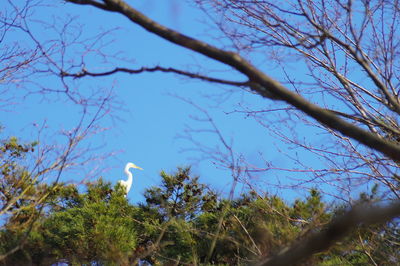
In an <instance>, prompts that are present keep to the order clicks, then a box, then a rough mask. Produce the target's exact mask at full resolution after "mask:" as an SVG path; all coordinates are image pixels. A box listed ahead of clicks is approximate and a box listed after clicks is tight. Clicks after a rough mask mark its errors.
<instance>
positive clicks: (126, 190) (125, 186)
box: [118, 163, 143, 196]
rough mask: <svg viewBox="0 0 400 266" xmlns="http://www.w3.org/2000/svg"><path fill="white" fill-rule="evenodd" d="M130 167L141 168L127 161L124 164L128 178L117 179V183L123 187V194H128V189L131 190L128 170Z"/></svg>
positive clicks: (130, 174) (130, 176) (130, 175)
mask: <svg viewBox="0 0 400 266" xmlns="http://www.w3.org/2000/svg"><path fill="white" fill-rule="evenodd" d="M131 168H136V169H139V170H143V169H142V168H141V167H139V166H137V165H136V164H134V163H127V164H126V166H125V170H124V172H125V174H126V176H127V177H128V180H126V181H125V180H119V181H118V183H119V184H120V185H121V187H123V188H124V189H125V196H126V195H127V194H128V192H129V190H131V186H132V173H131V172H130V171H129V169H131Z"/></svg>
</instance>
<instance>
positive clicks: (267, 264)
mask: <svg viewBox="0 0 400 266" xmlns="http://www.w3.org/2000/svg"><path fill="white" fill-rule="evenodd" d="M398 216H400V201H396V202H394V203H392V204H390V205H389V206H385V207H382V206H371V205H360V206H356V207H354V208H353V209H351V210H350V211H348V212H346V213H344V214H343V215H341V216H340V217H338V218H337V219H335V220H333V221H332V222H331V223H330V224H329V225H328V226H326V228H324V229H322V230H321V231H319V232H316V233H314V234H312V235H310V236H309V237H308V238H306V239H305V240H302V241H298V242H297V243H295V244H294V245H293V246H291V247H288V248H284V249H283V250H282V251H281V252H280V253H279V254H277V255H276V256H274V257H272V258H265V259H264V260H262V261H261V262H260V263H259V264H257V265H260V266H261V265H263V266H278V265H295V264H296V263H299V262H300V261H302V260H305V259H307V258H309V257H310V256H312V255H313V254H315V253H318V252H321V251H324V250H326V249H328V248H329V247H331V246H332V245H334V244H335V243H336V242H337V241H339V240H340V239H342V238H343V237H345V236H346V235H347V234H348V233H349V232H350V231H351V230H353V229H355V228H356V227H358V226H360V225H361V224H362V225H371V224H375V223H384V222H386V221H389V220H390V219H393V218H395V217H398Z"/></svg>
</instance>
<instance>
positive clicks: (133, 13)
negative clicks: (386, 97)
mask: <svg viewBox="0 0 400 266" xmlns="http://www.w3.org/2000/svg"><path fill="white" fill-rule="evenodd" d="M71 2H74V3H78V4H91V3H90V2H92V1H84V0H82V1H78V2H77V1H71ZM105 2H106V5H107V7H108V8H109V10H111V11H115V12H118V13H120V14H122V15H124V16H126V17H127V18H128V19H129V20H131V21H132V22H134V23H135V24H138V25H140V26H141V27H143V28H145V29H146V30H147V31H149V32H152V33H154V34H156V35H158V36H160V37H162V38H164V39H166V40H168V41H170V42H172V43H175V44H177V45H179V46H182V47H185V48H187V49H190V50H193V51H195V52H198V53H200V54H202V55H205V56H207V57H209V58H212V59H215V60H217V61H219V62H221V63H224V64H226V65H229V66H231V67H232V68H234V69H236V70H238V71H239V72H241V73H242V74H244V75H246V76H247V77H248V78H249V80H251V81H254V82H257V83H258V84H260V85H261V86H260V87H259V89H257V90H255V92H257V93H258V94H260V95H261V96H263V97H269V96H270V95H271V93H272V94H274V95H276V96H277V97H279V98H280V99H282V100H284V101H286V102H287V103H289V104H290V105H293V106H294V107H296V108H298V109H299V110H301V111H303V112H304V113H306V114H308V115H309V116H310V117H313V118H314V119H316V120H317V121H319V122H320V123H322V124H324V125H326V126H328V127H329V128H332V129H334V130H337V131H339V132H340V133H342V134H343V135H345V136H348V137H350V138H353V139H355V140H357V141H359V142H361V143H363V144H364V145H366V146H368V147H370V148H372V149H375V150H377V151H380V152H382V153H383V154H385V155H386V156H388V157H389V158H391V159H393V160H396V161H400V146H399V145H397V144H396V143H393V142H390V141H388V140H385V139H382V138H381V137H379V136H377V135H374V134H372V133H370V132H368V131H366V130H364V129H361V128H359V127H357V126H354V125H352V124H351V123H348V122H346V121H344V120H343V119H341V118H339V117H338V116H336V115H335V114H333V113H332V112H330V111H328V110H326V109H324V108H321V107H319V106H317V105H315V104H313V103H311V102H309V101H307V100H306V99H304V98H303V97H301V96H300V95H298V94H297V93H295V92H292V91H290V90H289V89H287V88H285V87H284V86H283V85H282V84H280V83H279V82H278V81H276V80H274V79H272V78H271V77H269V76H267V75H266V74H264V73H263V72H261V71H260V70H258V69H257V68H256V67H254V66H253V65H252V64H250V63H249V62H247V61H246V60H245V59H243V58H242V57H241V56H239V55H238V54H236V53H233V52H229V51H225V50H222V49H219V48H216V47H214V46H211V45H209V44H207V43H205V42H202V41H199V40H196V39H193V38H191V37H188V36H186V35H183V34H181V33H179V32H177V31H174V30H172V29H169V28H167V27H164V26H163V25H161V24H158V23H157V22H155V21H153V20H151V19H150V18H148V17H146V16H145V15H143V14H142V13H140V12H139V11H137V10H135V9H134V8H132V7H131V6H129V5H128V4H127V3H125V2H124V1H122V0H107V1H105Z"/></svg>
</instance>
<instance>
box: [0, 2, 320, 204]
mask: <svg viewBox="0 0 400 266" xmlns="http://www.w3.org/2000/svg"><path fill="white" fill-rule="evenodd" d="M128 2H132V3H134V4H135V6H137V7H138V8H139V9H140V10H142V11H143V12H144V13H145V14H146V15H148V16H150V17H151V18H153V19H155V20H156V21H158V22H160V23H163V24H165V25H167V26H169V27H172V28H174V29H177V30H179V31H182V32H183V33H185V34H188V35H190V36H192V37H195V38H200V39H202V40H206V41H210V42H212V43H214V44H215V45H221V41H216V40H213V39H211V38H210V36H209V35H208V34H207V33H209V32H210V28H209V27H208V26H207V25H206V24H204V23H203V22H202V20H203V19H204V15H203V14H202V13H201V12H199V11H198V10H196V9H194V8H191V7H190V6H188V5H187V3H185V1H178V0H175V1H172V0H171V1H156V0H151V1H150V0H149V1H141V2H138V3H137V4H136V2H137V1H128ZM66 13H70V14H71V16H76V22H79V23H80V24H82V35H83V37H86V36H93V35H94V34H96V32H99V31H100V30H107V29H112V28H119V29H118V30H113V31H112V34H111V36H112V37H110V38H108V37H107V38H106V40H111V39H113V42H111V43H110V44H109V45H108V46H107V47H106V48H105V51H107V52H109V53H113V52H117V51H121V52H122V54H120V55H119V56H122V57H124V58H130V59H133V62H130V63H121V64H125V65H124V66H129V67H132V68H138V67H141V66H148V67H152V66H155V65H161V66H165V67H169V66H172V67H177V68H182V69H185V68H190V69H193V70H196V69H199V70H204V69H212V70H213V72H211V75H218V76H219V77H227V78H231V79H236V80H243V79H241V77H240V76H237V74H235V73H233V72H232V71H229V69H227V68H225V67H223V66H221V65H219V64H216V63H215V62H213V61H211V60H209V59H207V58H205V57H203V56H199V55H196V54H194V53H192V52H190V51H188V50H185V49H182V48H179V47H177V46H175V45H172V44H169V43H168V42H166V41H164V40H162V39H160V38H159V37H157V36H154V35H152V34H150V33H148V32H146V31H144V30H142V29H140V28H139V27H138V26H136V25H133V24H132V23H130V22H129V21H127V20H126V19H125V18H123V17H121V16H119V15H117V14H114V13H106V12H104V11H101V10H97V9H95V8H93V7H82V6H75V5H72V4H62V5H57V4H55V6H51V7H43V8H38V9H36V10H35V13H34V15H33V17H35V18H40V19H41V20H43V21H48V22H50V21H52V17H53V16H54V17H57V16H60V17H61V18H65V17H66ZM37 25H41V24H37ZM36 27H37V28H36ZM32 29H33V31H34V32H35V34H36V35H37V36H38V38H42V39H51V38H54V35H53V34H54V32H52V31H51V30H48V31H47V30H43V28H41V26H35V27H33V28H32ZM14 38H15V39H16V40H17V41H18V42H20V43H24V42H28V41H27V40H26V39H25V38H26V36H24V35H22V34H21V35H20V34H17V33H16V34H15V36H14ZM73 53H74V50H71V55H72V56H73ZM87 63H88V64H87V67H88V69H89V70H92V71H102V70H109V69H110V68H111V67H112V66H113V64H107V63H104V62H101V61H100V59H99V58H93V60H92V61H90V60H89V61H87ZM202 66H203V67H202ZM266 68H268V70H269V71H270V72H269V74H270V75H272V76H274V75H275V76H279V75H281V74H282V73H279V72H276V71H274V70H273V67H271V66H267V67H266ZM38 82H44V83H46V85H47V86H49V87H57V86H60V83H59V82H58V81H57V80H55V79H54V78H49V77H42V78H40V80H38ZM76 84H77V85H79V88H80V89H81V90H90V89H95V90H96V89H98V88H102V89H104V90H105V91H109V90H110V89H111V90H112V92H113V93H114V94H115V100H116V104H115V105H114V109H113V115H114V119H110V118H107V119H105V120H104V121H103V122H102V126H104V127H106V128H108V130H107V131H105V132H104V133H102V134H99V135H96V136H94V137H92V138H90V139H88V140H87V142H86V143H85V144H87V145H89V144H90V145H91V146H92V147H99V148H98V149H96V150H95V151H94V153H93V154H92V156H96V153H97V154H98V156H99V157H100V156H101V155H102V154H105V153H109V152H113V151H115V153H114V154H113V155H112V156H107V157H106V158H105V159H104V160H102V161H101V165H102V167H104V168H106V171H104V172H102V173H101V175H102V176H103V177H104V179H106V180H108V181H111V182H113V183H116V182H117V180H118V179H121V178H125V177H124V174H123V167H124V165H125V163H126V162H134V163H136V164H137V165H139V166H141V167H142V168H144V171H136V170H134V173H133V175H134V183H133V187H132V189H131V191H130V193H129V196H128V197H129V199H130V200H131V201H132V202H137V201H140V200H142V199H143V197H142V193H143V192H144V190H145V189H146V188H148V187H150V186H152V185H156V184H158V182H159V172H160V171H161V170H165V171H167V172H173V171H175V169H176V167H177V166H185V165H193V168H192V169H193V173H194V174H196V175H200V176H201V181H202V182H205V183H207V184H210V185H212V187H213V188H215V189H217V190H218V191H221V192H224V193H227V192H228V191H229V188H230V184H231V182H232V179H231V176H230V173H229V171H227V170H224V169H218V168H217V167H215V164H213V162H212V161H210V160H202V161H199V160H198V159H196V158H200V157H201V156H203V155H204V154H201V153H199V152H182V150H185V149H191V148H196V146H195V145H193V143H190V142H189V141H187V140H185V139H182V138H179V136H181V135H182V134H183V133H184V130H185V128H186V126H190V127H192V128H194V129H207V128H209V125H207V124H206V123H199V122H196V121H194V120H193V119H191V118H190V116H198V117H201V116H202V114H201V113H200V112H199V111H198V110H196V108H195V107H194V106H191V105H190V104H188V103H185V102H184V101H182V100H180V99H178V98H177V97H174V96H173V95H179V97H183V98H186V99H190V100H192V101H194V102H195V103H196V104H197V105H199V106H201V107H202V108H204V109H206V110H207V111H208V112H209V114H210V115H211V117H212V118H213V119H214V120H215V123H216V125H217V126H218V128H219V129H220V130H221V132H222V133H223V136H224V137H225V138H226V139H227V140H232V141H233V147H234V149H235V151H236V152H237V153H238V154H239V153H243V154H244V155H245V156H246V157H247V159H248V160H249V161H250V162H251V163H253V164H255V165H258V166H260V167H263V166H265V164H264V162H263V161H262V159H261V157H260V156H259V153H260V152H262V154H263V157H264V158H265V159H266V160H267V161H273V162H275V163H277V164H279V165H280V167H282V168H285V167H287V168H290V167H293V165H292V164H291V163H290V162H289V161H287V160H286V159H285V157H284V156H283V155H281V154H280V153H279V151H278V149H277V147H280V148H282V149H283V150H285V149H286V147H285V146H284V145H283V144H282V143H279V142H277V140H276V139H273V138H271V137H270V135H269V134H268V132H266V130H265V129H264V128H263V127H261V126H260V125H259V124H258V123H257V122H255V121H254V120H252V119H251V118H250V117H247V116H246V115H243V114H239V113H231V112H232V111H234V110H237V109H238V106H239V105H243V104H244V105H246V106H252V107H254V106H257V107H263V106H266V105H270V104H271V103H272V102H270V101H266V100H264V99H262V98H261V97H259V96H256V95H251V94H248V93H245V92H243V91H240V90H237V89H235V92H232V91H230V90H231V89H232V88H229V87H224V86H221V85H216V84H210V83H204V82H201V81H197V80H188V79H183V78H182V77H177V76H175V75H170V74H162V73H150V74H141V75H127V74H117V75H114V76H111V77H106V78H97V79H91V78H88V79H82V80H78V81H76ZM21 95H25V92H24V91H23V92H21ZM221 95H222V96H221ZM48 97H49V98H48V99H46V100H43V99H42V98H41V95H30V96H28V97H26V98H24V99H23V100H21V104H17V105H15V106H12V107H11V108H10V110H9V112H2V113H1V116H2V118H1V121H2V122H1V123H2V125H3V126H4V127H5V131H4V132H3V135H6V136H7V135H8V136H10V135H16V136H19V137H21V138H22V139H24V140H26V141H29V140H32V139H35V137H36V136H37V129H36V128H35V127H34V126H32V124H33V123H36V124H39V125H41V124H43V123H44V121H46V125H47V126H48V128H47V129H46V134H47V136H48V138H46V140H49V141H55V142H56V141H59V140H61V139H62V138H60V137H58V135H57V132H58V131H59V130H60V129H62V128H64V129H68V128H69V127H71V126H73V125H75V124H76V121H78V119H79V108H77V107H76V106H74V105H73V104H71V103H70V102H68V101H66V100H65V99H63V98H62V97H63V96H62V95H61V96H60V95H58V96H57V95H50V96H48ZM212 98H215V99H218V100H220V102H218V103H216V102H215V101H212V100H211V99H212ZM222 98H227V99H225V100H224V101H221V99H222ZM300 128H302V130H304V135H307V134H309V131H307V130H308V129H306V128H305V127H300ZM194 137H196V138H197V139H198V140H199V141H200V142H201V143H203V144H204V145H207V146H211V147H214V146H216V145H218V146H221V142H220V141H218V140H217V138H216V135H215V134H209V133H196V134H194ZM61 141H62V140H61ZM277 145H278V146H277ZM304 159H305V161H307V160H308V161H309V163H310V164H313V165H316V166H319V165H318V162H315V161H313V160H314V158H313V157H305V158H304ZM95 163H99V162H95ZM93 166H94V165H93V164H90V165H88V166H87V167H93ZM86 171H90V169H86ZM271 173H272V174H271V175H270V176H263V178H265V179H266V180H267V182H266V183H268V182H272V183H274V182H277V181H276V180H275V179H279V182H282V183H285V182H286V181H285V176H286V174H285V173H280V174H279V175H278V174H276V175H275V173H273V172H271ZM291 175H292V176H293V175H294V174H291ZM80 178H81V175H80V174H79V172H70V173H68V172H67V173H66V174H65V175H64V179H63V180H68V181H76V182H79V180H80ZM95 178H96V176H94V177H93V179H95ZM261 184H262V183H261ZM258 188H259V189H260V190H264V191H270V192H271V193H278V194H280V193H281V192H279V191H278V190H277V189H276V188H272V187H270V188H269V187H265V188H263V187H261V188H260V187H258ZM239 192H240V189H239ZM304 194H306V193H304V191H298V192H295V193H293V192H291V194H285V196H287V197H288V198H289V199H290V198H291V197H297V196H302V195H304Z"/></svg>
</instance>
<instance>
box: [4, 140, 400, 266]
mask: <svg viewBox="0 0 400 266" xmlns="http://www.w3.org/2000/svg"><path fill="white" fill-rule="evenodd" d="M14 147H16V146H15V145H14ZM17 147H18V146H17ZM22 154H23V153H22ZM22 154H21V155H22ZM17 168H18V167H16V168H15V169H17ZM9 173H14V172H9ZM15 173H17V172H15ZM19 173H22V172H19ZM10 175H11V174H10ZM17 176H18V175H17ZM161 177H162V180H161V184H160V186H156V187H152V188H149V189H148V190H147V191H146V192H145V198H146V202H145V203H142V204H139V205H138V206H134V205H131V204H129V203H128V201H127V200H126V198H125V196H124V190H123V189H122V188H121V187H119V186H118V185H117V186H116V187H115V188H112V187H111V185H110V183H106V182H104V181H103V180H102V179H99V180H98V181H96V182H94V183H87V184H86V190H85V191H84V192H80V190H79V189H78V187H77V186H75V185H66V184H58V185H57V186H47V185H44V184H40V183H39V182H37V183H36V184H37V185H36V186H32V187H33V188H32V189H33V192H32V193H33V194H32V195H34V194H35V193H39V192H40V191H41V190H40V189H39V188H41V189H44V190H43V191H47V190H46V188H48V187H51V188H52V189H51V190H49V192H48V194H47V197H46V198H45V199H46V203H45V205H44V207H43V210H44V211H43V212H41V213H40V214H41V215H40V217H39V219H37V222H36V223H31V224H30V227H29V228H28V227H27V226H26V222H24V219H23V216H21V213H23V212H22V211H18V212H13V213H12V215H11V216H10V217H9V219H8V220H7V221H6V223H5V225H4V227H3V229H2V230H1V231H0V250H1V252H2V253H3V254H4V253H6V252H7V251H9V250H11V249H13V248H14V247H16V246H20V249H19V250H18V251H16V252H15V253H12V254H11V255H10V256H8V257H7V258H6V260H4V261H3V262H4V263H5V264H6V265H27V264H34V265H50V264H52V263H56V262H67V263H69V264H73V265H89V264H93V263H95V264H97V265H136V264H137V263H138V261H139V259H141V260H145V261H148V262H149V263H151V264H152V265H178V264H180V265H185V264H189V265H249V264H251V263H254V262H255V261H256V260H257V259H258V258H259V257H260V256H265V255H272V254H275V253H276V252H279V251H280V250H281V249H282V248H283V247H286V246H288V245H290V244H291V243H293V241H301V240H302V239H303V238H305V237H307V236H308V234H309V233H310V232H315V231H318V230H321V228H323V226H324V225H325V224H327V223H328V222H329V221H330V220H331V219H332V217H333V216H334V215H335V214H337V213H340V212H342V211H343V210H344V209H346V206H336V207H335V206H333V207H335V208H327V206H325V204H324V202H323V201H322V197H321V194H320V193H319V192H318V191H317V190H315V189H312V190H311V191H310V193H309V196H308V197H306V198H305V199H303V200H301V199H298V200H296V201H294V202H293V203H292V204H289V203H286V202H285V201H284V200H283V199H282V198H280V197H277V196H270V195H264V196H260V195H257V194H256V193H255V192H251V191H250V192H249V193H246V194H243V195H241V196H240V197H238V198H237V199H234V200H231V201H229V200H226V199H222V198H219V197H218V196H217V195H216V194H215V193H213V192H212V191H210V190H209V189H208V188H207V186H206V185H204V184H201V183H199V179H198V177H192V176H191V175H190V169H189V168H178V171H177V172H176V173H173V174H167V173H165V172H162V173H161ZM18 180H20V179H18ZM26 180H31V179H29V176H28V177H27V179H26ZM30 182H31V184H33V183H34V182H33V183H32V180H31V181H30ZM377 191H378V189H377V188H376V187H374V188H373V189H372V190H371V193H370V194H363V195H361V197H360V202H369V201H373V200H375V199H376V197H377V196H376V195H377ZM25 200H27V199H25ZM20 202H21V203H22V201H20ZM33 209H35V208H33ZM222 212H224V213H225V215H222ZM219 224H220V225H221V227H220V230H217V228H218V227H219ZM22 225H25V226H22ZM28 231H29V234H26V232H28ZM25 236H27V237H25ZM24 237H25V238H24ZM21 239H24V241H22V242H21ZM399 239H400V232H399V224H398V221H396V220H395V221H393V222H392V223H388V224H386V225H383V226H373V227H365V228H363V227H361V228H359V229H358V230H355V231H354V232H352V234H350V235H349V236H348V237H347V238H345V239H343V240H342V241H341V242H340V243H338V244H337V245H336V246H334V247H332V248H331V249H330V250H328V251H325V252H322V253H319V254H316V255H315V256H313V257H312V258H310V259H309V260H308V261H305V262H302V264H299V265H369V264H377V265H396V264H399V262H400V260H399V258H400V254H399V252H398V246H399V244H398V243H399V242H400V241H399ZM214 241H215V247H214V248H213V249H212V252H211V253H210V250H211V246H212V245H211V243H213V242H214ZM209 253H210V254H211V256H209Z"/></svg>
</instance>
